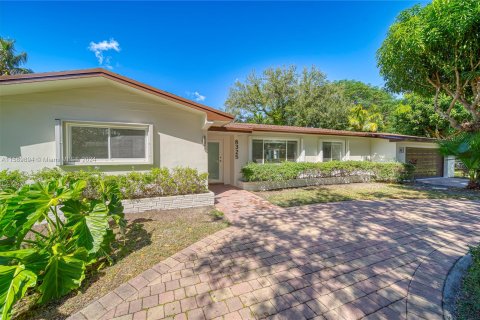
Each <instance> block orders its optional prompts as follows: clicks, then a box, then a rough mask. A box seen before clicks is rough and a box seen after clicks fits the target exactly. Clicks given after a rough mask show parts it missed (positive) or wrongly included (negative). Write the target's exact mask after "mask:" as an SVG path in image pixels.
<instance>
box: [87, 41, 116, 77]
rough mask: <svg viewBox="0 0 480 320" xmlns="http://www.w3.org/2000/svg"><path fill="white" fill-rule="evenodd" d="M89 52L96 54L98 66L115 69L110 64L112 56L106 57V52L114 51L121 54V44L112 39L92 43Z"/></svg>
mask: <svg viewBox="0 0 480 320" xmlns="http://www.w3.org/2000/svg"><path fill="white" fill-rule="evenodd" d="M88 50H90V51H92V52H93V53H95V57H96V58H97V60H98V64H100V65H102V66H105V67H107V68H109V69H113V67H112V66H111V64H110V62H111V60H112V57H111V56H104V52H107V51H110V50H113V51H116V52H120V44H119V43H118V41H116V40H115V39H113V38H112V39H110V40H108V41H107V40H103V41H100V42H93V41H92V42H90V45H89V46H88Z"/></svg>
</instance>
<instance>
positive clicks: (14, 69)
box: [0, 37, 33, 76]
mask: <svg viewBox="0 0 480 320" xmlns="http://www.w3.org/2000/svg"><path fill="white" fill-rule="evenodd" d="M26 62H27V54H26V53H25V52H21V53H19V54H16V50H15V40H8V39H4V38H2V37H0V74H1V75H2V76H5V75H14V74H25V73H32V72H33V71H32V70H30V69H27V68H23V67H21V66H22V65H23V64H25V63H26Z"/></svg>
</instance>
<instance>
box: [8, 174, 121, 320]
mask: <svg viewBox="0 0 480 320" xmlns="http://www.w3.org/2000/svg"><path fill="white" fill-rule="evenodd" d="M85 186H86V182H85V181H84V180H69V179H67V178H60V179H52V180H49V181H47V182H37V183H35V184H32V185H25V186H23V187H22V188H20V189H19V190H17V191H12V190H10V191H6V192H0V319H10V318H11V313H12V307H13V305H14V304H15V303H16V302H17V301H18V300H20V299H21V298H22V297H23V296H24V295H25V294H26V292H27V290H31V291H36V292H37V293H38V297H39V298H38V303H45V302H47V301H49V300H52V299H55V298H59V297H61V296H63V295H65V294H67V293H69V292H70V291H72V290H74V289H77V288H79V287H80V285H81V283H82V281H83V279H84V278H85V272H86V270H87V269H88V268H93V267H94V266H95V267H98V266H99V265H100V264H101V263H103V262H104V261H110V257H109V253H110V252H111V244H112V242H113V241H114V240H115V236H114V233H113V230H112V226H113V225H115V224H116V225H117V226H119V228H120V231H121V232H122V234H123V231H124V229H125V219H124V214H123V206H122V203H121V201H120V199H119V197H118V195H119V191H118V187H117V186H116V185H115V184H113V183H109V184H106V183H104V182H102V183H101V184H100V187H99V189H100V192H99V197H98V199H94V200H87V199H85V198H84V197H83V196H82V192H83V190H84V188H85ZM42 224H43V226H44V227H45V230H44V231H43V232H40V231H39V230H38V226H39V225H42Z"/></svg>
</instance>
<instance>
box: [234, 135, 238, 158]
mask: <svg viewBox="0 0 480 320" xmlns="http://www.w3.org/2000/svg"><path fill="white" fill-rule="evenodd" d="M235 159H238V140H237V139H235Z"/></svg>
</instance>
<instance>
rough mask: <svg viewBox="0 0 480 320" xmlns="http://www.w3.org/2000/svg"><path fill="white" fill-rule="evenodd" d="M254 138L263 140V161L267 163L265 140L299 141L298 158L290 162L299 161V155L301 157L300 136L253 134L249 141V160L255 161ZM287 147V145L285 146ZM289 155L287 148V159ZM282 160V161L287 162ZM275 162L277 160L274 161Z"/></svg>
mask: <svg viewBox="0 0 480 320" xmlns="http://www.w3.org/2000/svg"><path fill="white" fill-rule="evenodd" d="M253 140H262V141H263V149H262V163H261V164H265V140H267V141H268V140H273V141H275V140H277V141H279V140H280V141H285V144H287V142H289V141H293V142H296V143H297V158H296V159H295V161H290V162H299V160H298V159H299V157H300V139H299V138H285V137H274V136H268V137H262V136H251V137H249V142H248V161H249V162H254V161H253ZM285 147H286V146H285ZM287 156H288V152H287V150H285V161H287ZM285 161H282V162H285ZM272 163H275V162H272Z"/></svg>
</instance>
